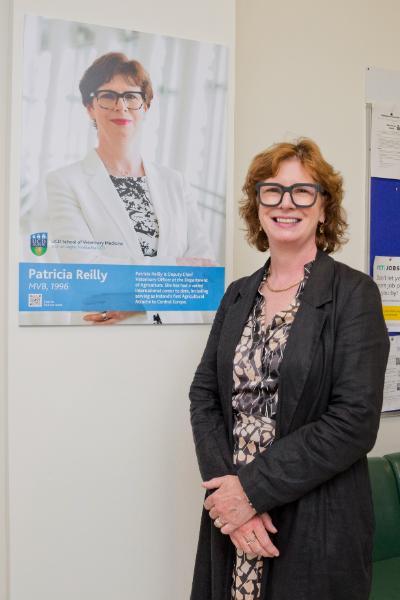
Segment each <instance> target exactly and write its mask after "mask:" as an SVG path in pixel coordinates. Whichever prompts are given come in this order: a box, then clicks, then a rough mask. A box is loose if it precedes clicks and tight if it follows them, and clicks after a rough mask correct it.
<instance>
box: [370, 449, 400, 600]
mask: <svg viewBox="0 0 400 600" xmlns="http://www.w3.org/2000/svg"><path fill="white" fill-rule="evenodd" d="M368 467H369V474H370V478H371V485H372V497H373V502H374V512H375V522H376V529H375V537H374V553H373V561H374V562H373V577H372V591H371V596H370V600H400V452H398V453H395V454H388V455H386V456H384V457H373V458H369V459H368Z"/></svg>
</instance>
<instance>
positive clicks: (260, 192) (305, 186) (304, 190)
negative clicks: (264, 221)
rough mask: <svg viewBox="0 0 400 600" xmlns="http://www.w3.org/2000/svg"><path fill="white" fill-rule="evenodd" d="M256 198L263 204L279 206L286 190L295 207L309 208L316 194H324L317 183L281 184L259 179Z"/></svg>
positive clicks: (315, 198) (314, 200) (313, 202)
mask: <svg viewBox="0 0 400 600" xmlns="http://www.w3.org/2000/svg"><path fill="white" fill-rule="evenodd" d="M256 191H257V198H258V201H259V203H260V204H262V205H263V206H279V205H280V203H281V202H282V200H283V196H284V195H285V193H286V192H288V193H289V196H290V198H291V200H292V202H293V204H294V205H295V206H296V207H297V208H309V207H311V206H313V205H314V204H315V203H316V201H317V197H318V194H324V193H325V190H324V188H323V187H322V186H321V185H320V184H319V183H293V185H288V186H286V185H282V184H280V183H275V182H268V183H265V182H264V181H260V182H259V183H256Z"/></svg>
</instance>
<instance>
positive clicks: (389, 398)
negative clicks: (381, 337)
mask: <svg viewBox="0 0 400 600" xmlns="http://www.w3.org/2000/svg"><path fill="white" fill-rule="evenodd" d="M392 410H400V336H399V335H396V336H390V354H389V360H388V364H387V368H386V375H385V387H384V389H383V406H382V412H388V411H392Z"/></svg>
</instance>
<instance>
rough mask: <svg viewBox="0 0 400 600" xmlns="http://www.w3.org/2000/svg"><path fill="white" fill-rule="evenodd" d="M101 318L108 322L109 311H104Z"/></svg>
mask: <svg viewBox="0 0 400 600" xmlns="http://www.w3.org/2000/svg"><path fill="white" fill-rule="evenodd" d="M101 317H102V319H103V321H107V319H108V313H107V311H106V310H104V311H103V312H102V313H101Z"/></svg>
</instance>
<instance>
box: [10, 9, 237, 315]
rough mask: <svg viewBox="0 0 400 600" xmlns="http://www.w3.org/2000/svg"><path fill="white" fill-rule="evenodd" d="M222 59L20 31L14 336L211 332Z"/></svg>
mask: <svg viewBox="0 0 400 600" xmlns="http://www.w3.org/2000/svg"><path fill="white" fill-rule="evenodd" d="M227 77H228V51H227V48H225V47H224V46H221V45H217V44H208V43H204V42H198V41H192V40H186V39H182V38H175V37H168V36H162V35H154V34H151V33H145V32H139V31H131V30H129V31H128V30H124V29H117V28H111V27H103V26H97V25H90V24H87V23H78V22H71V21H65V20H58V19H49V18H45V17H40V16H33V15H27V16H26V17H25V27H24V40H23V85H22V88H23V89H22V99H21V102H22V152H21V161H20V164H21V169H20V173H21V179H20V265H19V315H20V317H19V323H20V325H71V324H72V325H93V324H96V325H113V324H166V323H209V322H211V320H212V318H213V316H214V314H215V310H216V309H217V307H218V304H219V301H220V299H221V296H222V294H223V290H224V262H225V197H226V99H227V87H228V81H227Z"/></svg>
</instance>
